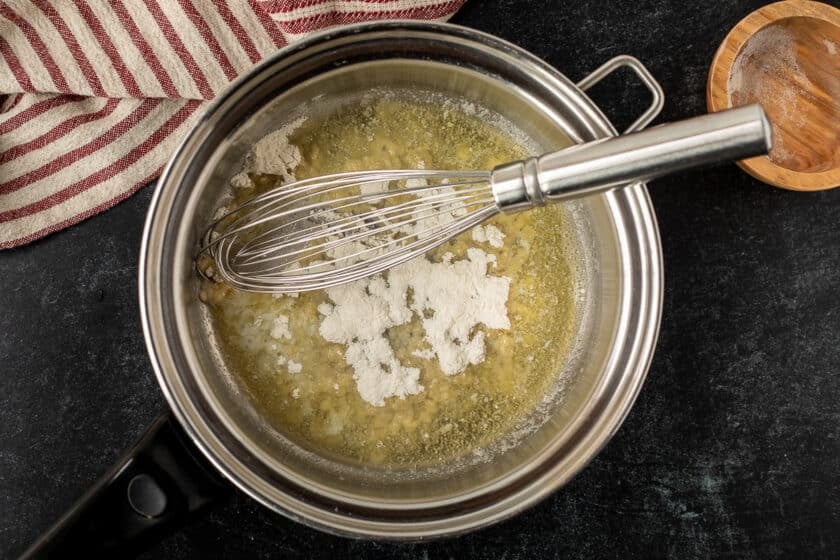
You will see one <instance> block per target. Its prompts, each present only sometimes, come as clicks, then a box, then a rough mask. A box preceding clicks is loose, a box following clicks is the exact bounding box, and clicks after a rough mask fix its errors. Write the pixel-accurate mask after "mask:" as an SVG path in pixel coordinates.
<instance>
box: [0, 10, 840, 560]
mask: <svg viewBox="0 0 840 560" xmlns="http://www.w3.org/2000/svg"><path fill="white" fill-rule="evenodd" d="M760 4H761V2H756V1H750V2H736V1H733V0H727V1H723V2H700V1H692V2H676V1H671V2H668V1H666V0H636V1H632V2H631V1H620V2H601V1H594V0H582V1H580V2H562V3H561V2H526V1H518V2H513V1H502V0H496V1H489V2H485V1H480V0H470V1H469V2H468V3H467V5H466V6H465V8H464V9H463V10H462V11H461V13H460V14H459V15H458V16H457V17H456V18H455V21H456V22H458V23H462V24H465V25H469V26H473V27H476V28H479V29H483V30H486V31H489V32H491V33H495V34H498V35H500V36H502V37H504V38H507V39H509V40H511V41H513V42H515V43H517V44H519V45H522V46H523V47H525V48H527V49H529V50H531V51H532V52H534V53H536V54H537V55H539V56H541V57H543V58H545V59H546V60H548V61H549V62H551V63H552V64H553V65H555V66H556V67H558V68H560V69H561V70H562V71H563V72H565V73H566V74H567V75H568V76H570V77H571V78H572V79H579V78H581V77H583V76H584V75H585V74H586V73H587V71H589V70H592V69H594V68H595V67H596V66H598V65H599V64H600V63H602V62H603V61H605V60H607V59H608V58H610V57H612V56H614V55H617V54H621V53H629V54H634V55H636V56H638V57H639V58H640V59H642V61H643V62H644V63H645V64H647V65H648V67H649V68H650V69H651V71H652V72H653V74H654V75H655V76H656V77H657V78H658V79H659V80H660V82H661V83H662V85H663V86H664V88H665V91H666V95H667V101H666V105H665V110H664V112H663V115H662V117H661V118H660V121H663V120H672V119H678V118H683V117H688V116H692V115H695V114H698V113H701V112H703V111H704V109H705V103H704V90H705V80H706V72H707V69H708V65H709V63H710V61H711V58H712V55H713V54H714V51H715V49H716V47H717V45H718V44H719V42H720V41H721V40H722V39H723V37H724V36H725V34H726V32H727V30H728V29H730V28H731V27H732V26H733V25H734V24H735V23H736V22H737V21H738V20H739V19H740V18H741V17H743V16H744V15H746V14H747V13H748V12H750V11H751V10H753V9H755V8H757V7H758V6H759V5H760ZM836 4H837V3H836V2H835V5H836ZM618 82H620V80H618ZM620 91H622V89H621V84H620V83H618V84H614V87H612V88H609V87H608V88H606V89H605V90H603V91H602V92H601V95H600V96H599V99H606V101H605V102H604V105H605V106H606V112H607V113H608V114H610V115H618V114H621V113H623V114H625V115H629V114H632V113H634V112H635V111H638V109H639V106H640V105H639V103H640V102H639V101H638V99H636V96H637V94H639V90H638V89H637V88H636V89H631V90H630V93H628V94H626V95H625V94H621V95H616V93H617V92H620ZM618 120H621V119H620V118H619V119H618ZM626 120H629V119H626ZM150 194H151V191H150V189H148V188H147V189H144V190H143V191H141V192H140V193H139V194H138V195H136V196H134V197H132V198H131V199H129V200H128V201H127V202H125V203H123V204H121V205H119V206H118V207H116V208H114V209H112V210H109V211H108V212H106V213H104V214H101V215H99V216H96V217H94V218H92V219H90V220H88V221H87V222H84V223H83V224H81V225H79V226H75V227H73V228H70V229H69V230H66V231H64V232H61V233H58V234H56V235H53V236H51V237H49V238H48V239H46V240H43V241H40V242H37V243H34V244H32V245H31V246H28V247H24V248H22V249H18V250H13V251H7V252H5V253H2V254H0V334H1V335H2V339H0V557H10V556H15V555H17V554H19V553H20V552H21V551H22V550H23V549H24V548H25V547H26V545H27V544H28V543H30V542H31V541H33V540H34V539H35V538H36V537H37V536H38V534H39V533H41V532H42V531H43V530H44V529H46V528H47V527H48V526H49V524H50V523H51V522H52V521H54V520H55V519H56V518H57V517H58V516H59V514H60V513H61V512H63V511H64V510H65V509H66V508H67V507H69V506H70V505H71V504H72V503H73V502H74V501H75V500H76V499H77V498H78V497H79V496H80V495H81V494H82V493H83V491H84V490H85V489H86V488H87V487H88V486H89V485H90V484H91V483H92V482H93V481H94V479H95V478H96V477H97V476H98V475H100V474H101V473H103V472H104V471H105V470H106V469H107V468H108V466H109V464H110V463H111V462H112V461H113V460H114V459H115V458H116V457H117V456H118V455H119V454H120V453H121V452H122V451H123V450H124V449H125V448H126V447H128V445H129V444H130V443H131V442H132V441H133V440H134V439H135V438H136V437H137V436H139V435H140V434H141V432H142V431H143V429H144V428H145V426H146V425H147V424H149V423H150V422H151V421H152V419H153V418H154V417H155V416H156V415H157V414H158V413H159V411H160V410H162V409H163V407H164V404H163V402H162V397H161V395H160V392H159V390H158V388H157V385H156V383H155V381H154V379H153V376H152V373H151V370H150V366H149V364H148V360H147V358H146V354H145V349H144V345H143V340H142V333H141V332H140V326H139V321H138V311H137V302H136V278H135V275H136V266H137V252H138V245H139V239H140V230H141V226H142V220H143V214H144V212H145V209H146V207H147V205H148V201H149V197H150ZM651 195H652V198H653V201H654V205H655V207H656V211H657V213H658V216H659V223H660V228H661V234H662V242H663V245H664V251H665V263H666V292H665V306H664V318H663V322H662V334H661V337H660V341H659V347H658V350H657V352H656V356H655V358H654V361H653V365H652V367H651V370H650V374H649V376H648V380H647V382H646V384H645V386H644V388H643V390H642V392H641V395H640V397H639V400H638V402H637V404H636V406H635V408H634V409H633V411H632V412H631V414H630V415H629V417H628V418H627V421H626V422H625V424H624V426H623V427H622V428H621V430H620V431H619V432H618V434H617V435H616V436H615V438H614V439H613V440H612V442H611V443H610V444H609V445H608V446H607V448H606V449H605V450H604V452H603V453H601V455H599V456H598V457H597V458H596V459H595V460H594V461H593V462H592V464H591V465H590V466H589V467H588V468H587V469H586V470H585V471H584V472H583V473H582V474H580V475H579V476H578V477H577V478H576V479H575V480H573V481H572V482H571V484H569V485H568V486H567V487H566V488H565V489H563V490H561V491H559V492H557V493H556V494H555V495H553V496H552V497H551V498H549V499H548V500H546V501H545V502H544V503H542V504H540V505H539V506H537V507H535V508H533V509H532V510H530V511H528V512H526V513H524V514H522V515H520V516H518V517H516V518H515V519H513V520H511V521H508V522H506V523H503V524H501V525H499V526H496V527H494V528H491V529H488V530H484V531H480V532H478V533H475V534H472V535H470V536H466V537H462V538H458V539H451V540H446V541H441V542H436V543H429V544H418V545H392V544H382V543H371V542H359V541H352V540H347V539H342V538H338V537H331V536H326V535H323V534H320V533H317V532H315V531H313V530H310V529H307V528H305V527H302V526H300V525H297V524H295V523H292V522H290V521H287V520H285V519H283V518H282V517H279V516H277V515H275V514H273V513H271V512H269V511H267V510H265V509H263V508H262V507H261V506H258V505H257V504H255V503H254V502H252V501H250V500H249V499H247V498H245V497H243V496H240V495H236V496H235V497H234V498H233V499H232V500H231V501H230V502H229V503H227V504H225V505H223V506H220V507H219V508H217V509H215V510H214V511H213V512H212V513H211V514H210V515H209V516H207V517H206V518H204V519H202V520H200V521H198V522H196V523H194V524H193V525H192V526H190V527H188V528H185V529H184V530H183V531H182V532H180V533H178V534H177V535H175V536H173V537H171V538H170V539H168V540H167V541H165V542H164V543H162V544H161V545H159V546H158V547H157V548H155V549H153V550H151V551H149V552H148V554H147V555H146V557H148V558H158V557H167V558H168V557H172V558H187V557H208V558H211V557H238V556H257V557H268V556H282V557H300V558H311V557H320V556H326V557H333V558H343V557H346V556H351V555H352V556H353V557H360V558H385V557H396V558H450V557H452V558H461V557H470V558H471V557H475V558H511V559H526V558H534V557H555V556H564V557H565V556H568V557H573V558H590V557H620V558H647V557H651V556H654V557H670V558H694V557H720V556H736V557H746V558H768V557H783V556H785V557H791V556H797V557H798V556H805V557H832V556H834V557H836V555H837V550H838V549H840V490H839V489H840V474H839V473H840V377H838V375H837V374H838V369H840V344H838V333H840V299H838V292H840V232H838V224H840V190H836V191H830V192H824V193H818V194H798V193H792V192H785V191H781V190H777V189H773V188H770V187H766V186H763V185H761V184H759V183H757V182H755V181H753V180H751V179H750V178H749V177H747V176H746V175H744V174H743V173H741V172H740V171H738V170H737V169H736V168H735V167H734V166H728V167H725V168H719V169H716V170H712V171H706V172H700V173H690V174H684V175H681V176H675V177H671V178H667V179H663V180H659V181H657V182H655V183H654V184H653V185H652V186H651Z"/></svg>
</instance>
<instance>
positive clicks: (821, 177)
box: [706, 0, 840, 191]
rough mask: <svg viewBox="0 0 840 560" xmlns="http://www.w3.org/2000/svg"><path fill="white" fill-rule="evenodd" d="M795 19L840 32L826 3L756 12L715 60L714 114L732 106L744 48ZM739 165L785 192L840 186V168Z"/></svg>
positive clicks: (798, 0)
mask: <svg viewBox="0 0 840 560" xmlns="http://www.w3.org/2000/svg"><path fill="white" fill-rule="evenodd" d="M794 17H810V18H815V19H819V20H822V21H825V22H827V23H830V24H832V25H835V26H837V28H838V31H839V32H840V10H838V9H837V8H835V7H833V6H829V5H828V4H824V3H822V2H812V1H810V0H783V1H782V2H775V3H773V4H767V5H766V6H763V7H761V8H759V9H757V10H755V11H754V12H752V13H751V14H749V15H748V16H746V17H745V18H744V19H742V20H741V21H739V22H738V24H737V25H736V26H735V27H733V28H732V30H730V31H729V33H728V34H727V35H726V38H725V39H724V40H723V42H722V43H721V44H720V47H718V50H717V52H716V53H715V56H714V58H713V59H712V65H711V67H710V69H709V79H708V82H707V83H706V106H707V108H708V110H709V111H710V112H716V111H722V110H724V109H728V108H730V107H731V104H730V103H729V93H728V91H727V84H728V82H729V76H730V74H731V73H732V67H733V66H734V64H735V59H736V58H737V57H738V54H739V53H740V52H741V49H742V48H743V47H744V45H746V44H747V42H748V41H749V40H750V39H752V37H753V36H754V35H755V34H756V33H758V32H759V31H761V30H762V29H764V28H765V27H767V26H768V25H771V24H774V23H776V22H778V21H781V20H783V19H789V18H794ZM746 26H755V27H756V29H755V31H754V32H753V33H747V32H746V31H744V28H745V27H746ZM738 166H739V167H741V169H743V170H744V171H746V172H747V173H749V174H750V175H752V176H753V177H755V178H756V179H758V180H760V181H763V182H765V183H769V184H771V185H774V186H777V187H782V188H785V189H791V190H798V191H817V190H825V189H830V188H834V187H837V186H838V185H840V166H837V167H834V168H832V169H828V170H826V171H818V172H813V173H807V172H803V171H794V170H792V169H788V168H786V167H782V166H780V165H777V164H775V163H773V162H772V161H770V158H769V157H767V156H761V157H755V158H750V159H746V160H742V161H739V162H738Z"/></svg>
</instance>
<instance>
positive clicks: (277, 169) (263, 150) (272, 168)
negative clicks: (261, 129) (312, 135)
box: [231, 117, 306, 188]
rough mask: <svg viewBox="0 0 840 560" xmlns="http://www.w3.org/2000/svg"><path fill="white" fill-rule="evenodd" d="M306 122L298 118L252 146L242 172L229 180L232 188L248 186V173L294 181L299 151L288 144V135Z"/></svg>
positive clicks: (298, 161) (246, 156)
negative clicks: (266, 174) (263, 174)
mask: <svg viewBox="0 0 840 560" xmlns="http://www.w3.org/2000/svg"><path fill="white" fill-rule="evenodd" d="M305 120H306V118H305V117H300V118H298V119H295V120H293V121H291V122H290V123H288V124H286V125H284V126H282V127H280V128H278V129H277V130H274V131H273V132H269V133H268V134H266V135H265V136H263V137H262V138H260V139H259V141H257V143H256V144H254V146H253V148H251V151H249V152H248V153H247V154H246V155H245V160H244V163H243V165H242V172H241V173H238V174H237V175H235V176H234V177H233V179H231V184H232V185H233V186H234V187H238V188H242V187H247V186H250V184H251V180H250V179H249V178H248V172H252V173H269V174H271V175H279V176H281V177H283V180H284V181H286V182H289V181H294V180H295V176H294V174H293V171H294V169H295V168H296V167H297V166H298V165H299V164H300V160H301V155H300V149H298V147H297V146H295V145H294V144H292V143H290V142H289V135H290V134H291V133H292V132H294V131H295V129H297V128H298V127H300V125H301V124H303V122H304V121H305Z"/></svg>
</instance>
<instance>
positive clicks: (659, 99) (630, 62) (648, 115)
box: [577, 54, 665, 134]
mask: <svg viewBox="0 0 840 560" xmlns="http://www.w3.org/2000/svg"><path fill="white" fill-rule="evenodd" d="M622 67H627V68H630V69H631V70H633V72H635V73H636V76H638V77H639V80H641V82H642V83H643V84H644V85H645V86H646V87H647V88H648V90H650V93H651V96H652V97H653V100H652V101H651V104H650V107H648V109H647V111H645V112H644V113H642V115H641V116H640V117H639V118H638V119H636V120H635V121H634V122H633V124H631V125H630V126H629V127H627V130H625V131H624V132H622V134H627V133H628V132H636V131H638V130H642V129H643V128H644V127H646V126H647V125H649V124H650V122H651V121H652V120H653V119H655V118H656V116H657V115H658V114H659V112H660V111H662V106H663V105H664V104H665V93H664V92H663V91H662V86H660V85H659V82H657V81H656V78H654V77H653V75H652V74H651V73H650V71H648V69H647V68H645V65H644V64H642V63H641V62H640V61H639V59H637V58H636V57H633V56H630V55H626V54H623V55H620V56H617V57H615V58H612V59H610V60H608V61H607V62H605V63H604V64H602V65H601V66H600V67H599V68H597V69H596V70H595V71H594V72H592V73H591V74H589V75H588V76H587V77H585V78H584V79H582V80H581V81H579V82H578V83H577V86H578V87H579V88H580V89H582V90H583V91H586V90H588V89H589V88H591V87H592V86H594V85H595V84H597V83H598V82H600V81H601V80H603V79H604V78H606V77H607V76H609V75H610V74H612V73H613V72H615V71H616V70H618V69H619V68H622Z"/></svg>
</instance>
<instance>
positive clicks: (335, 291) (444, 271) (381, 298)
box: [318, 248, 510, 406]
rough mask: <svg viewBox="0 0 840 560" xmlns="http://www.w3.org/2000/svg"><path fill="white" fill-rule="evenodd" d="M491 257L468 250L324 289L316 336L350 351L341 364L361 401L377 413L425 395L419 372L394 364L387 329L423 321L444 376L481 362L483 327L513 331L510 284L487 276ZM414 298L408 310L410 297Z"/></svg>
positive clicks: (422, 353) (429, 352)
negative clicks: (392, 402) (388, 402)
mask: <svg viewBox="0 0 840 560" xmlns="http://www.w3.org/2000/svg"><path fill="white" fill-rule="evenodd" d="M488 257H489V255H487V253H485V252H484V251H482V250H481V249H477V248H471V249H468V251H467V259H464V260H460V261H455V262H453V261H452V256H451V255H446V258H445V259H444V260H443V261H442V262H439V263H433V262H431V261H429V260H428V259H426V258H418V259H414V260H412V261H409V262H407V263H405V264H402V265H400V266H398V267H396V268H394V269H392V270H391V271H390V272H389V273H388V274H387V280H386V278H384V277H382V276H377V277H374V278H371V279H365V280H360V281H358V282H354V283H351V284H345V285H342V286H337V287H334V288H329V289H327V295H328V296H329V298H330V299H331V300H332V302H333V304H332V305H329V304H322V305H320V306H319V307H318V311H319V313H321V314H322V315H323V316H324V318H323V321H322V323H321V327H320V333H321V336H323V337H324V338H325V339H326V340H328V341H330V342H337V343H340V344H344V345H346V346H347V352H346V353H345V360H346V361H347V363H348V364H349V365H350V366H352V367H353V372H354V374H353V378H354V379H355V380H356V385H357V387H358V390H359V394H360V395H361V396H362V398H363V399H364V400H366V401H367V402H369V403H371V404H373V405H375V406H382V405H383V404H384V399H386V398H388V397H395V396H397V397H400V398H405V397H406V396H407V395H415V394H417V393H419V392H421V391H422V390H423V386H422V385H421V384H420V382H419V380H420V370H419V369H417V368H412V367H406V366H404V365H402V364H401V363H400V362H399V360H397V358H396V356H395V355H394V351H393V348H392V347H391V344H390V342H389V341H388V339H387V338H386V330H387V329H389V328H391V327H394V326H398V325H403V324H406V323H408V322H409V321H411V320H412V318H413V317H414V315H415V314H416V315H417V316H418V317H420V318H421V320H422V324H423V329H424V331H425V340H426V342H428V343H429V345H430V346H431V350H428V349H427V350H426V351H417V352H416V353H415V355H420V356H422V357H424V358H426V357H428V358H432V357H437V359H438V363H439V365H440V368H441V370H442V371H443V372H444V373H446V374H447V375H455V374H457V373H460V372H462V371H464V370H465V369H466V368H467V366H468V365H469V364H478V363H481V362H482V361H484V350H485V349H484V332H482V331H477V332H475V333H474V334H472V335H471V333H473V332H474V330H475V328H476V327H477V326H478V325H480V324H483V325H484V326H485V327H487V328H490V329H507V328H510V321H509V320H508V316H507V308H506V305H507V298H508V291H509V288H510V279H508V278H505V277H496V276H488V275H487V264H488V262H491V259H489V258H488ZM409 291H411V293H412V298H411V299H412V301H411V302H410V303H409V301H408V294H409Z"/></svg>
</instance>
